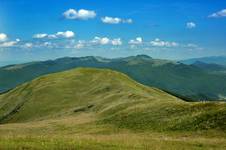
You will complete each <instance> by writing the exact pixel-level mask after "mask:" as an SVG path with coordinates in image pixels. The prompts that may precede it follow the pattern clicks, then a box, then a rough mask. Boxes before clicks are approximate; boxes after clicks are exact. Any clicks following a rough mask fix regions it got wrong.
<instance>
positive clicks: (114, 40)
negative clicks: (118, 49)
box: [111, 38, 122, 46]
mask: <svg viewBox="0 0 226 150" xmlns="http://www.w3.org/2000/svg"><path fill="white" fill-rule="evenodd" d="M111 43H112V45H114V46H120V45H122V41H121V39H120V38H117V39H113V40H112V41H111Z"/></svg>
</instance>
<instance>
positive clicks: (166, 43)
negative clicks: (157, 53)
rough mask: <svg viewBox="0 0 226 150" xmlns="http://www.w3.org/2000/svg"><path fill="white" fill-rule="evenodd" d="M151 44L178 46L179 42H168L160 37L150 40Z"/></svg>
mask: <svg viewBox="0 0 226 150" xmlns="http://www.w3.org/2000/svg"><path fill="white" fill-rule="evenodd" d="M150 44H151V46H154V47H176V46H178V45H179V44H178V43H176V42H168V41H162V40H160V39H158V38H156V39H155V40H153V41H151V42H150Z"/></svg>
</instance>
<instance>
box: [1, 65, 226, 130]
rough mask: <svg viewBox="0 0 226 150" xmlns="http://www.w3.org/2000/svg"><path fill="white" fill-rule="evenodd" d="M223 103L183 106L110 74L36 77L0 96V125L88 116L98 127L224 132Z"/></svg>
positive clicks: (95, 71) (69, 73)
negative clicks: (78, 115) (103, 124)
mask: <svg viewBox="0 0 226 150" xmlns="http://www.w3.org/2000/svg"><path fill="white" fill-rule="evenodd" d="M225 108H226V104H225V103H188V102H184V101H182V100H180V99H178V98H176V97H173V96H171V95H169V94H167V93H165V92H163V91H161V90H158V89H156V88H149V87H146V86H143V85H141V84H139V83H137V82H135V81H133V80H132V79H130V78H129V77H128V76H126V75H124V74H122V73H118V72H115V71H111V70H101V69H75V70H70V71H66V72H61V73H56V74H51V75H47V76H43V77H40V78H38V79H35V80H33V81H32V82H28V83H25V84H23V85H21V86H19V87H17V88H16V89H14V90H12V91H10V92H8V93H6V94H3V95H1V96H0V119H1V122H2V123H8V122H11V123H12V122H13V123H14V122H16V123H17V122H27V121H34V120H43V119H49V118H55V117H58V116H70V115H73V114H76V113H80V112H86V111H88V112H92V113H94V114H95V115H96V116H97V117H98V118H99V123H110V124H115V125H117V126H119V127H122V128H130V129H135V130H139V129H142V130H143V129H145V130H206V129H217V130H224V131H225V129H226V124H225V123H226V122H225V120H226V109H225Z"/></svg>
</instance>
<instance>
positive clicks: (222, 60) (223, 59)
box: [180, 56, 226, 66]
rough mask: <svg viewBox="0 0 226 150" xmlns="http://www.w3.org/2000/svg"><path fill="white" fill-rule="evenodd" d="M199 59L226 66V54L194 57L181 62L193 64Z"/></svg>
mask: <svg viewBox="0 0 226 150" xmlns="http://www.w3.org/2000/svg"><path fill="white" fill-rule="evenodd" d="M197 61H199V62H203V63H207V64H218V65H223V66H226V56H211V57H201V58H192V59H186V60H181V61H180V62H182V63H184V64H193V63H195V62H197Z"/></svg>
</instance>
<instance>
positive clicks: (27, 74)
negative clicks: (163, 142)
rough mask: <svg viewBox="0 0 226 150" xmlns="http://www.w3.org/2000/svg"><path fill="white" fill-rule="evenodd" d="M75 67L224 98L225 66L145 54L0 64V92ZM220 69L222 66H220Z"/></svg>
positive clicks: (193, 96)
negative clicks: (178, 60)
mask: <svg viewBox="0 0 226 150" xmlns="http://www.w3.org/2000/svg"><path fill="white" fill-rule="evenodd" d="M75 67H94V68H108V69H113V70H117V71H119V72H122V73H125V74H127V75H128V76H129V77H131V78H132V79H134V80H136V81H137V82H139V83H142V84H144V85H147V86H151V87H152V86H154V87H157V88H160V89H162V90H164V91H167V92H169V93H173V94H175V95H178V96H179V97H183V98H185V99H187V100H189V101H190V100H196V101H198V100H200V101H205V100H224V99H225V97H226V94H225V93H226V76H225V73H224V72H225V70H226V69H225V68H221V69H220V70H216V69H215V68H216V67H213V66H212V65H209V64H206V65H205V67H203V65H202V66H200V65H198V66H197V65H185V64H181V63H176V62H173V61H168V60H159V59H153V58H151V57H149V56H146V55H138V56H132V57H126V58H117V59H105V58H101V57H81V58H60V59H57V60H53V61H52V60H50V61H43V62H32V63H27V64H21V65H11V66H6V67H2V68H0V83H1V84H0V92H5V91H7V90H9V89H12V88H14V87H15V86H18V85H20V84H22V83H24V82H27V81H31V80H32V79H35V78H37V77H40V76H42V75H46V74H49V73H55V72H60V71H65V70H68V69H72V68H75ZM222 69H223V70H222Z"/></svg>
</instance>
